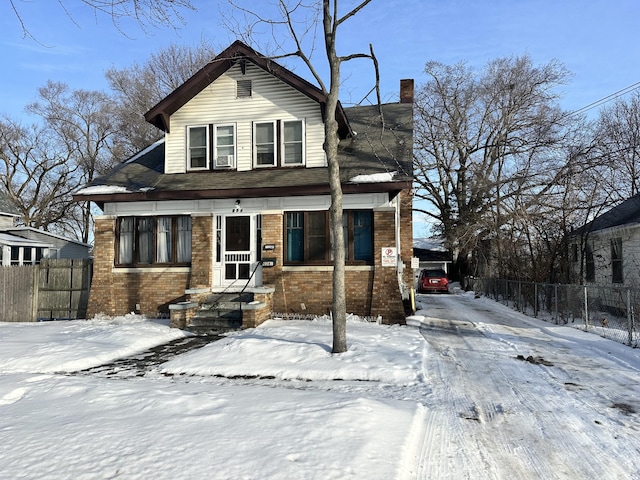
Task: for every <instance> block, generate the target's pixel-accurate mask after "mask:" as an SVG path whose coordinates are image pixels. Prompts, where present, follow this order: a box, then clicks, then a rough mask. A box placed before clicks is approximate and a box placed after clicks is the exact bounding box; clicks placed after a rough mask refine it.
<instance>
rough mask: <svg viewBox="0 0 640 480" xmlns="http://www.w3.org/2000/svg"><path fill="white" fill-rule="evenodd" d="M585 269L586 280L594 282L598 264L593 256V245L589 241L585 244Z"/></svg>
mask: <svg viewBox="0 0 640 480" xmlns="http://www.w3.org/2000/svg"><path fill="white" fill-rule="evenodd" d="M584 269H585V280H586V281H587V282H594V281H595V280H596V265H595V262H594V258H593V247H592V246H591V244H590V243H587V244H586V246H585V252H584Z"/></svg>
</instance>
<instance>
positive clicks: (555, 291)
mask: <svg viewBox="0 0 640 480" xmlns="http://www.w3.org/2000/svg"><path fill="white" fill-rule="evenodd" d="M553 317H554V319H555V321H556V325H558V324H559V323H560V319H559V318H558V284H557V283H556V284H554V285H553Z"/></svg>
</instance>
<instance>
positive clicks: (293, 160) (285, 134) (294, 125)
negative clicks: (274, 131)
mask: <svg viewBox="0 0 640 480" xmlns="http://www.w3.org/2000/svg"><path fill="white" fill-rule="evenodd" d="M303 129H304V124H303V123H302V121H300V120H296V121H294V122H282V152H283V159H282V163H283V164H284V165H301V164H302V163H303V160H304V156H303V152H304V132H303Z"/></svg>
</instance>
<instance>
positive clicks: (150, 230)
mask: <svg viewBox="0 0 640 480" xmlns="http://www.w3.org/2000/svg"><path fill="white" fill-rule="evenodd" d="M117 239H118V245H117V249H116V252H117V253H118V257H117V259H116V264H117V265H121V266H123V265H127V266H131V265H135V266H145V265H158V264H161V265H186V264H189V263H191V217H188V216H179V217H168V216H163V217H123V218H120V219H118V224H117Z"/></svg>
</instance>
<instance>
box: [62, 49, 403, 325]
mask: <svg viewBox="0 0 640 480" xmlns="http://www.w3.org/2000/svg"><path fill="white" fill-rule="evenodd" d="M401 84H402V85H401V87H402V88H401V102H399V103H393V104H385V105H383V106H382V118H383V119H384V127H383V123H382V119H381V114H380V110H379V108H378V106H365V107H353V108H348V109H343V108H342V106H340V105H339V107H338V111H337V114H336V119H337V120H338V125H339V127H338V132H339V135H340V138H341V142H340V176H341V182H342V190H343V208H344V217H343V218H344V234H345V252H346V257H347V266H346V291H347V311H348V312H352V313H355V314H359V315H365V316H376V317H377V316H382V319H383V321H384V322H388V323H392V322H402V321H404V315H405V313H404V306H403V295H404V296H405V297H408V295H407V292H408V288H407V287H408V286H410V285H411V282H412V278H411V277H412V271H411V268H410V262H411V257H412V220H411V214H412V195H411V186H412V148H413V144H412V142H413V118H412V117H413V104H412V102H413V81H412V80H403V81H401ZM324 108H325V97H324V96H323V95H322V92H321V91H320V90H319V89H318V88H317V87H315V86H313V85H311V84H310V83H309V82H307V81H305V80H304V79H302V78H300V77H298V76H297V75H295V74H293V73H292V72H290V71H289V70H287V69H285V68H283V67H281V66H280V65H278V64H277V63H275V62H273V61H271V60H269V59H267V58H265V57H263V56H262V55H260V54H259V53H257V52H255V51H254V50H252V49H251V48H249V47H248V46H246V45H244V44H243V43H241V42H235V43H233V44H232V45H231V46H230V47H228V48H227V49H226V50H225V51H223V52H222V53H221V54H220V55H218V56H217V57H216V58H215V59H213V60H212V61H211V62H210V63H209V64H207V65H206V66H205V67H204V68H203V69H202V70H200V71H199V72H197V73H196V74H195V75H194V76H193V77H192V78H190V79H189V80H187V81H186V82H185V83H184V84H183V85H182V86H180V87H179V88H178V89H176V90H175V91H174V92H172V93H171V94H170V95H169V96H168V97H166V98H165V99H164V100H162V101H161V102H160V103H159V104H158V105H156V106H155V107H153V108H152V109H151V110H150V111H149V112H147V114H146V115H145V118H146V119H147V121H149V122H150V123H152V124H153V125H155V126H157V127H158V128H159V129H161V130H162V131H163V132H164V138H163V139H162V140H160V141H159V142H157V143H155V144H154V145H151V146H149V147H148V148H147V149H145V150H143V151H142V152H140V153H139V154H137V155H135V156H134V157H132V158H130V159H128V160H127V161H125V162H124V163H123V164H121V165H120V166H119V167H118V168H116V169H115V170H114V171H113V172H111V173H110V174H108V175H106V176H104V177H102V178H100V179H97V180H95V181H94V182H92V183H91V184H89V185H88V186H87V187H86V188H84V189H82V190H80V191H79V192H77V193H76V194H75V195H74V198H75V199H76V200H78V201H87V200H89V201H93V202H95V203H96V204H97V205H98V206H100V208H102V209H103V212H104V214H103V215H101V216H97V217H96V218H95V247H94V277H93V284H92V290H91V296H90V301H89V315H92V314H97V313H101V312H102V313H105V314H108V315H118V314H123V313H127V312H131V311H138V312H140V313H143V314H146V315H148V316H155V315H158V314H165V313H167V312H168V311H169V310H170V306H172V305H175V304H178V303H179V302H182V301H185V300H193V299H195V298H196V294H202V293H206V294H208V296H209V298H210V297H211V295H212V294H217V293H220V294H222V293H223V292H239V291H242V290H244V291H245V292H253V293H255V294H256V295H258V297H256V300H254V302H248V303H249V305H246V306H245V308H251V305H250V304H252V303H255V304H260V305H261V306H263V307H264V309H263V311H262V312H261V313H260V314H259V315H257V317H256V318H253V320H251V321H247V319H246V318H245V319H244V320H243V326H245V327H246V326H251V325H252V324H257V323H259V322H261V321H263V320H264V319H265V318H268V317H269V315H270V314H271V312H281V313H285V314H312V315H313V314H326V313H328V312H329V310H330V308H331V299H332V294H331V291H332V259H331V236H330V230H329V208H330V205H331V197H330V189H329V183H328V178H329V173H328V167H327V161H326V158H325V154H324V151H323V142H324V124H323V121H322V112H323V109H324ZM198 298H199V299H201V298H202V295H200V297H198ZM199 301H202V300H199ZM210 308H213V306H211V305H210Z"/></svg>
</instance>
